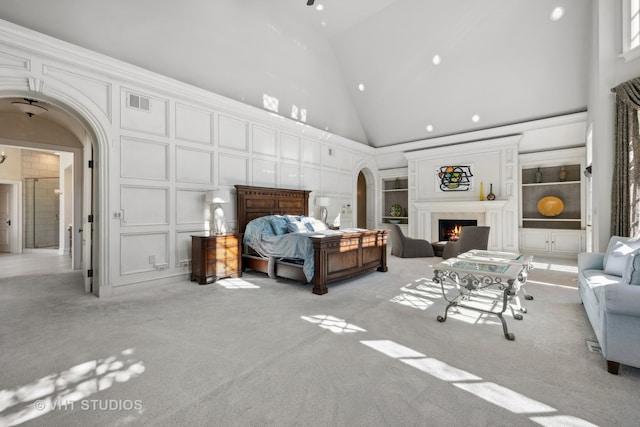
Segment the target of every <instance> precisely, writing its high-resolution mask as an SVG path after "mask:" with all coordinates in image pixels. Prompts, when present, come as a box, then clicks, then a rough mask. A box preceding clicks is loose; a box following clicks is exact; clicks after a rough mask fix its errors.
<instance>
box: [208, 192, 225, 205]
mask: <svg viewBox="0 0 640 427" xmlns="http://www.w3.org/2000/svg"><path fill="white" fill-rule="evenodd" d="M206 201H207V203H229V202H230V201H231V193H229V191H228V190H211V191H207V195H206Z"/></svg>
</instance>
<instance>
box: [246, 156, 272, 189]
mask: <svg viewBox="0 0 640 427" xmlns="http://www.w3.org/2000/svg"><path fill="white" fill-rule="evenodd" d="M252 177H253V180H252V182H253V185H259V186H262V187H275V186H276V162H274V161H268V160H259V159H253V173H252Z"/></svg>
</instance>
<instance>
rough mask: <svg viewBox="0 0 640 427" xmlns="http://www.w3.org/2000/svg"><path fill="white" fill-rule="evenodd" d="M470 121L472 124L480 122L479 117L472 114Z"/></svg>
mask: <svg viewBox="0 0 640 427" xmlns="http://www.w3.org/2000/svg"><path fill="white" fill-rule="evenodd" d="M471 121H472V122H473V123H478V122H479V121H480V116H479V115H477V114H474V115H473V117H471Z"/></svg>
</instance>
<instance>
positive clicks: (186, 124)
mask: <svg viewBox="0 0 640 427" xmlns="http://www.w3.org/2000/svg"><path fill="white" fill-rule="evenodd" d="M212 117H213V116H212V114H211V113H210V112H208V111H205V110H201V109H199V108H194V107H189V106H187V105H183V104H178V103H176V138H177V139H182V140H184V141H193V142H199V143H202V144H211V143H212V142H213V138H212V137H211V129H212V126H211V123H212Z"/></svg>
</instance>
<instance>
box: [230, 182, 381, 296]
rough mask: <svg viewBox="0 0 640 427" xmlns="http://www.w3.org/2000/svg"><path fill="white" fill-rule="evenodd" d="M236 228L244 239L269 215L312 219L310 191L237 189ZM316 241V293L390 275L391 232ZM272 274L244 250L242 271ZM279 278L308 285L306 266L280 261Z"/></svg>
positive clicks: (259, 259)
mask: <svg viewBox="0 0 640 427" xmlns="http://www.w3.org/2000/svg"><path fill="white" fill-rule="evenodd" d="M235 187H236V201H237V204H236V219H237V222H236V227H237V230H238V232H239V233H240V234H241V236H242V235H243V234H244V230H245V228H246V226H247V223H248V222H249V221H251V220H252V219H255V218H258V217H261V216H266V215H287V214H288V215H305V216H308V215H309V212H308V211H309V193H310V191H308V190H288V189H283V188H269V187H253V186H247V185H236V186H235ZM309 238H310V239H311V240H312V241H313V249H314V275H313V280H311V284H313V293H314V294H318V295H323V294H326V293H327V292H328V289H327V284H328V283H331V282H334V281H336V280H342V279H346V278H349V277H353V276H357V275H360V274H363V273H366V272H369V271H373V270H378V271H387V230H366V231H357V232H344V233H341V234H339V235H336V236H325V237H313V236H310V237H309ZM246 269H253V270H256V271H260V272H263V273H269V260H268V259H267V258H263V257H261V256H259V255H256V254H252V253H250V250H249V248H245V247H244V245H243V248H242V270H243V271H244V270H246ZM273 273H275V275H276V276H278V277H284V278H288V279H293V280H298V281H300V282H303V283H307V279H306V277H305V275H304V273H303V271H302V265H301V264H296V263H293V262H287V261H278V262H276V265H275V271H273Z"/></svg>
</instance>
